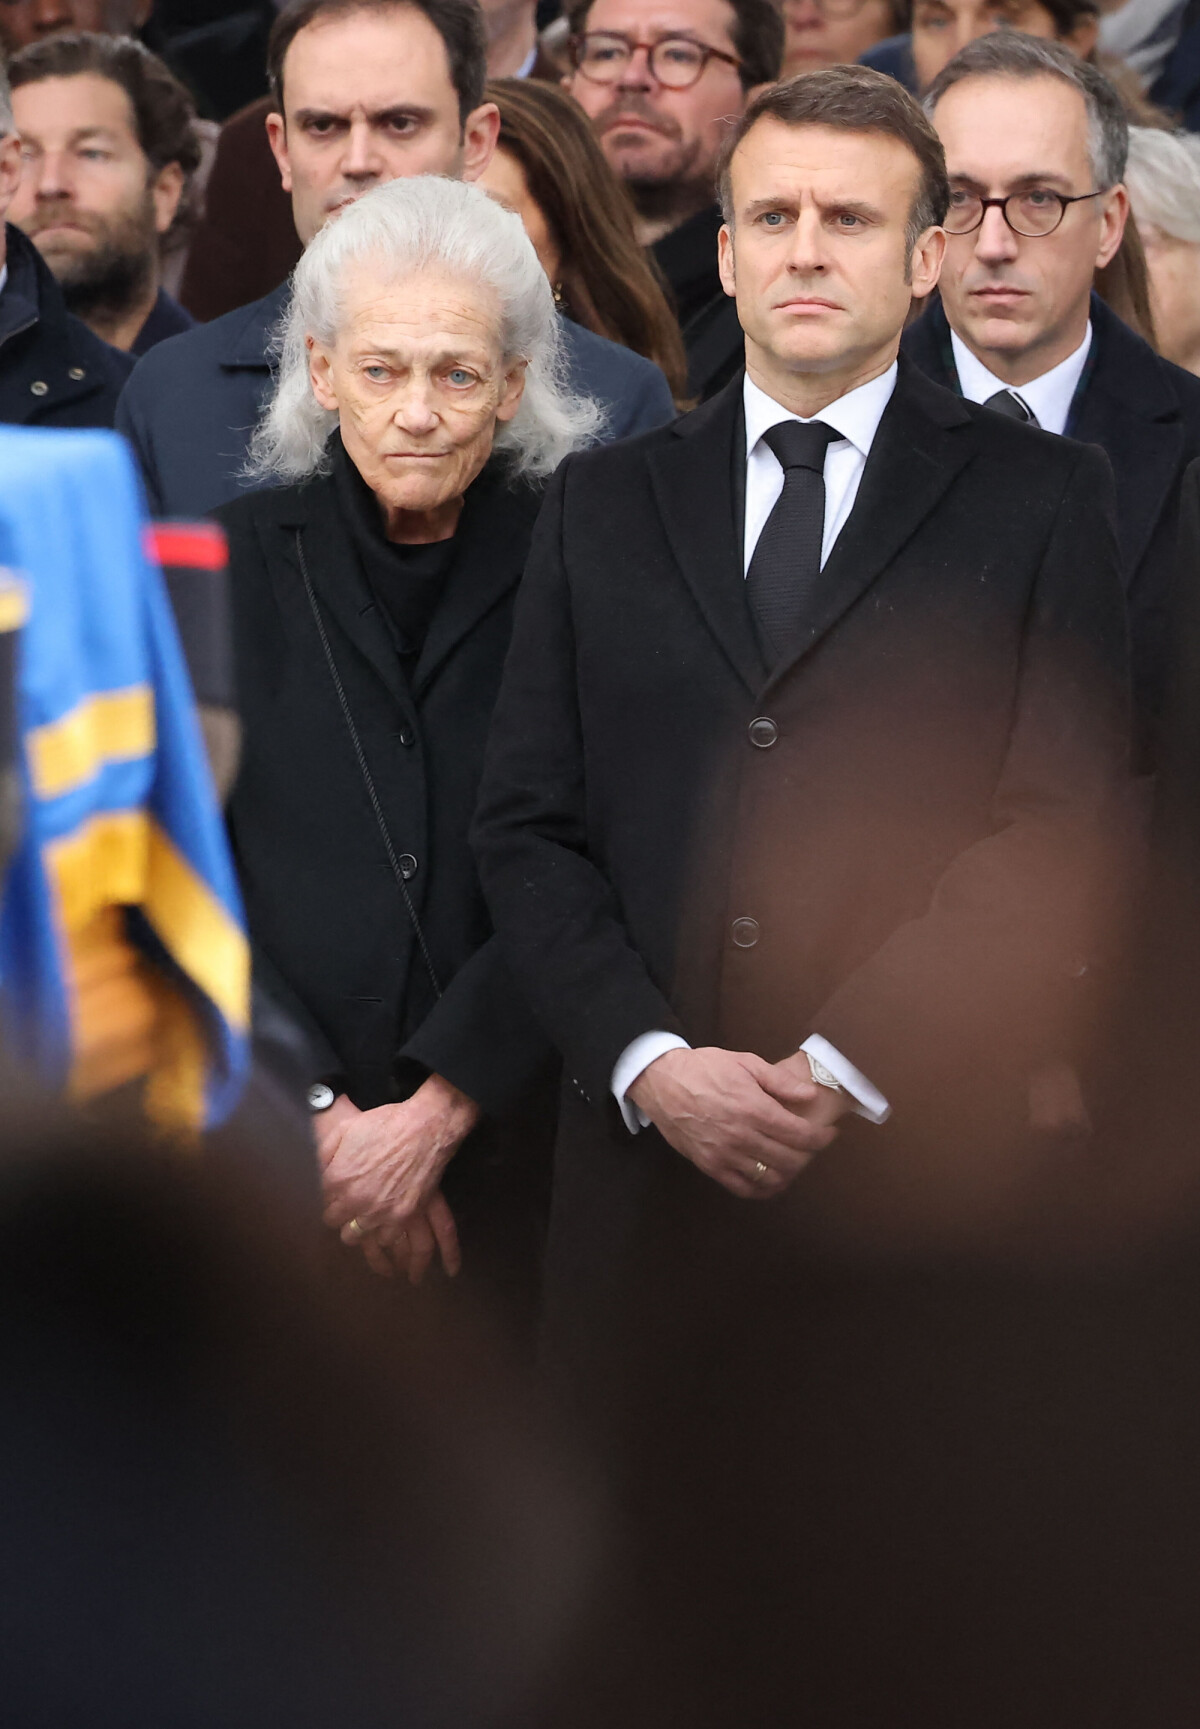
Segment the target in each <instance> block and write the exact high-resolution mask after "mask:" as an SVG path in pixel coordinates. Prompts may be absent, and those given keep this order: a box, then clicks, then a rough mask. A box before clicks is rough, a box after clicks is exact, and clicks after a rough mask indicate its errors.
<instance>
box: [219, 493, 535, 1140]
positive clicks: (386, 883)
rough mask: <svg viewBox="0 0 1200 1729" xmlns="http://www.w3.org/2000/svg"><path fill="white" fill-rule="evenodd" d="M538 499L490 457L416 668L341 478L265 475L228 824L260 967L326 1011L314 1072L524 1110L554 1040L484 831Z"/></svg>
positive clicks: (257, 496) (353, 1092)
mask: <svg viewBox="0 0 1200 1729" xmlns="http://www.w3.org/2000/svg"><path fill="white" fill-rule="evenodd" d="M537 507H538V494H537V492H536V491H535V490H533V489H531V488H529V487H527V486H524V485H519V484H513V485H509V484H507V483H506V481H505V479H504V477H503V474H502V472H501V470H500V467H499V465H498V464H496V463H493V464H490V465H489V467H488V468H487V469H485V470H484V472H483V474H482V475H481V476H480V477H479V479H478V480H477V481H476V482H475V483H474V485H473V486H472V487H471V489H470V491H469V492H468V494H467V499H466V503H465V506H464V509H463V514H462V517H461V520H460V523H459V529H458V535H457V541H458V547H457V552H456V555H455V558H454V562H453V564H452V566H451V569H450V572H449V575H448V576H447V578H446V583H445V587H444V589H443V590H442V593H441V596H440V599H439V601H438V603H437V606H436V609H435V611H434V613H433V615H432V618H431V620H430V624H429V629H428V634H427V636H426V638H425V643H424V648H423V651H422V653H421V655H420V657H419V659H418V662H417V665H416V668H415V671H414V673H413V675H412V677H411V681H410V680H409V679H408V678H407V677H406V676H405V674H404V672H403V670H402V663H401V661H400V658H399V656H398V654H397V653H396V651H395V648H394V646H393V641H392V638H391V637H390V636H389V634H388V632H387V629H386V626H385V623H384V621H383V620H382V619H381V618H380V616H379V614H378V612H377V610H376V608H375V605H374V602H373V599H372V595H371V591H370V588H369V586H368V584H367V581H366V578H365V576H364V574H363V572H362V569H361V566H360V564H359V562H358V558H357V555H356V554H355V553H354V551H353V549H352V544H351V541H350V538H349V532H348V529H347V527H346V525H345V523H344V521H343V518H342V515H341V510H340V507H339V504H338V500H337V496H336V491H335V487H334V482H333V480H332V479H331V478H319V479H315V480H312V481H309V482H307V483H306V484H304V485H301V486H294V487H285V488H282V489H279V490H275V491H266V492H259V493H251V494H248V495H247V496H246V497H244V498H241V499H238V500H237V501H236V502H235V503H233V504H230V505H227V506H225V507H224V509H223V510H222V511H221V513H220V516H221V520H222V522H223V523H224V525H225V527H226V529H227V531H228V534H229V540H230V575H231V589H232V593H233V600H234V636H235V652H236V663H237V683H238V702H239V709H240V713H241V718H242V727H243V747H242V763H241V769H240V772H239V775H238V780H237V783H236V786H235V788H234V791H233V793H232V795H231V798H230V801H229V807H228V819H229V829H230V833H231V836H232V840H233V845H234V850H235V854H236V858H237V864H238V869H239V874H240V877H241V883H242V890H243V893H244V895H245V899H246V909H247V914H248V917H249V923H250V931H251V936H252V939H253V942H254V946H255V955H256V968H257V975H258V982H259V983H260V984H261V985H263V986H264V987H265V988H266V990H267V993H268V995H270V996H273V997H275V998H276V999H277V1000H279V1001H280V1002H281V1004H282V1005H283V1006H284V1007H285V1008H287V1009H289V1010H290V1011H291V1012H292V1013H293V1014H294V1015H295V1016H296V1018H298V1019H299V1020H301V1021H302V1022H303V1024H304V1025H305V1027H306V1029H307V1031H308V1033H309V1036H310V1041H311V1044H312V1050H313V1055H312V1075H313V1078H315V1077H316V1076H317V1075H322V1074H324V1075H328V1076H329V1077H330V1078H331V1079H335V1080H337V1081H338V1082H339V1084H343V1085H344V1086H345V1089H346V1091H347V1092H348V1093H349V1094H350V1096H351V1098H352V1099H353V1100H354V1101H355V1103H356V1104H358V1105H360V1106H362V1107H364V1108H366V1107H370V1106H373V1105H377V1104H380V1103H383V1102H386V1101H388V1100H392V1099H399V1098H404V1097H406V1096H407V1095H408V1094H409V1093H411V1092H412V1091H413V1090H414V1088H415V1087H416V1086H417V1085H418V1084H419V1083H420V1081H421V1080H422V1079H423V1078H424V1076H425V1074H427V1073H429V1072H434V1071H436V1072H437V1073H439V1074H442V1075H444V1076H445V1077H446V1079H448V1080H450V1081H452V1082H453V1083H454V1084H455V1085H457V1086H459V1087H461V1088H462V1089H463V1091H464V1092H466V1093H468V1094H470V1096H471V1097H472V1098H474V1099H475V1100H477V1101H478V1102H479V1103H480V1104H481V1105H482V1106H483V1108H484V1109H485V1111H487V1112H489V1113H491V1114H496V1113H500V1112H502V1111H504V1110H505V1109H506V1108H507V1107H508V1106H509V1105H510V1104H511V1103H512V1102H514V1101H515V1100H516V1099H517V1098H518V1097H519V1096H520V1095H521V1093H522V1092H523V1091H524V1089H525V1088H526V1086H527V1085H528V1084H529V1082H530V1080H531V1079H532V1078H533V1077H534V1076H535V1075H536V1074H537V1072H538V1070H539V1069H540V1068H541V1067H542V1066H544V1064H545V1063H546V1061H547V1059H548V1057H549V1047H548V1045H547V1044H546V1042H545V1041H544V1039H543V1038H542V1036H541V1035H540V1034H539V1032H538V1031H537V1029H536V1026H535V1025H534V1023H533V1021H532V1019H531V1018H530V1016H529V1015H528V1012H527V1011H525V1010H524V1009H523V1008H522V1005H521V1003H520V1001H519V999H518V998H517V996H516V992H515V990H514V988H513V986H512V984H511V981H510V979H509V975H508V973H507V969H506V968H505V966H504V964H503V962H502V961H501V959H500V955H499V952H498V949H497V946H496V944H495V942H494V941H492V940H490V939H491V926H490V922H489V918H488V914H487V910H486V908H485V906H484V903H483V898H482V895H481V893H480V889H479V885H478V882H477V879H476V873H475V866H474V861H473V859H472V857H471V853H470V850H469V848H468V844H467V827H468V823H469V820H470V816H471V811H472V808H473V805H474V801H475V796H476V788H477V784H478V780H479V775H480V770H481V766H482V760H483V745H484V738H485V735H486V732H487V728H488V722H489V719H490V717H491V711H492V705H493V702H494V700H495V696H496V691H497V689H498V686H499V681H500V671H501V667H502V664H503V660H504V655H505V651H506V649H507V647H508V639H509V632H510V628H511V619H512V605H513V597H514V594H515V591H516V588H517V584H518V581H519V579H520V575H521V569H522V565H523V563H524V560H525V556H526V552H527V549H528V545H529V536H530V531H531V529H532V526H533V521H534V518H535V515H536V512H537ZM297 536H299V537H301V539H302V544H303V548H304V554H305V561H306V564H307V568H308V572H309V575H310V578H311V581H312V584H313V587H314V590H315V592H316V596H317V600H318V606H319V608H320V610H321V614H322V617H323V620H324V623H325V628H326V630H327V632H328V636H329V640H330V644H331V647H332V650H333V655H334V659H335V661H336V664H337V668H338V672H339V674H340V677H341V679H342V683H343V686H344V689H345V692H346V696H347V699H348V702H349V705H350V708H351V711H352V713H353V716H354V720H355V724H356V727H357V729H358V732H359V735H360V738H361V741H362V745H363V748H364V751H365V754H366V757H367V760H368V764H369V767H370V770H371V775H372V778H373V780H374V782H375V786H376V789H377V792H378V796H379V799H380V802H381V804H382V806H383V810H384V814H385V819H386V822H387V826H388V830H389V833H390V836H391V839H392V843H393V846H394V849H395V851H396V853H397V854H399V855H407V857H403V856H402V858H401V863H402V864H403V865H404V867H405V869H406V871H411V873H412V874H411V877H410V880H409V881H408V885H407V886H408V889H409V892H410V894H411V896H412V899H413V902H414V905H415V907H416V909H417V912H418V916H419V918H420V920H421V924H422V927H423V930H424V933H425V936H426V939H427V942H428V946H429V949H430V952H431V955H432V959H433V963H434V968H435V970H436V972H437V973H438V975H439V980H440V983H441V984H442V986H443V989H444V994H443V995H442V997H441V999H440V1000H438V1001H436V1002H435V999H434V996H433V991H432V986H431V985H430V984H429V981H428V976H427V973H426V970H425V967H424V963H423V961H422V959H421V957H420V954H419V952H418V950H417V948H416V942H415V936H414V932H413V928H412V924H411V921H410V919H409V918H408V915H407V913H406V911H405V908H404V905H403V901H402V897H401V894H400V891H399V887H398V885H397V882H396V879H395V876H394V874H393V872H392V870H391V868H390V866H389V862H388V859H387V855H386V850H385V846H384V842H383V839H382V836H381V833H380V830H379V827H378V824H377V821H376V818H375V816H374V813H373V811H372V808H371V804H370V800H369V796H368V793H367V791H366V787H365V784H364V780H363V777H362V775H361V773H360V770H359V767H358V764H357V762H356V758H355V754H354V749H353V745H352V742H351V739H350V736H349V733H348V730H347V727H346V724H345V720H344V717H343V714H342V711H341V708H340V705H339V700H338V696H337V693H336V690H335V688H334V685H333V682H332V679H331V676H330V673H329V669H328V666H327V664H326V661H325V658H324V653H323V650H322V647H321V643H320V638H319V636H318V632H317V627H316V624H315V622H314V619H313V616H312V611H311V609H310V606H309V603H308V600H307V597H306V594H305V589H304V585H303V582H302V579H301V573H300V566H299V563H298V553H297Z"/></svg>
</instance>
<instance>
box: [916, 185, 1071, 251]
mask: <svg viewBox="0 0 1200 1729" xmlns="http://www.w3.org/2000/svg"><path fill="white" fill-rule="evenodd" d="M1103 196H1104V194H1103V192H1079V193H1076V194H1075V196H1074V197H1068V196H1067V194H1066V193H1064V192H1050V191H1048V190H1047V189H1046V187H1044V186H1035V187H1033V188H1031V190H1030V191H1028V192H1010V193H1009V195H1008V197H1007V198H980V197H979V195H978V194H977V193H975V192H967V191H966V190H965V189H964V188H963V187H961V186H957V187H955V188H954V189H953V191H952V192H951V194H950V208H949V210H948V211H947V212H946V220H945V222H944V223H943V224H942V226H943V228H944V229H945V230H946V233H947V234H973V233H974V231H975V229H977V228H979V227H980V226H981V225H982V223H983V219H984V217H985V216H986V215H987V213H988V211H989V210H999V211H1000V212H1001V213H1002V214H1003V216H1004V220H1005V221H1006V222H1007V223H1008V226H1009V227H1010V228H1011V229H1012V231H1013V233H1014V234H1021V235H1023V236H1024V237H1025V239H1027V240H1041V239H1042V238H1043V237H1044V236H1045V235H1047V234H1053V233H1054V230H1055V229H1056V228H1057V227H1058V225H1059V223H1060V222H1061V221H1062V219H1063V217H1064V216H1065V215H1066V214H1067V208H1068V206H1069V205H1071V204H1086V203H1087V201H1088V199H1089V198H1103Z"/></svg>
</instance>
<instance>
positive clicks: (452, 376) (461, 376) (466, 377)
mask: <svg viewBox="0 0 1200 1729" xmlns="http://www.w3.org/2000/svg"><path fill="white" fill-rule="evenodd" d="M446 377H447V378H448V379H449V380H450V382H451V384H455V385H459V386H464V385H468V384H474V382H475V374H474V373H473V372H468V371H467V369H466V367H465V366H453V367H451V369H450V371H449V372H448V373H447V374H446Z"/></svg>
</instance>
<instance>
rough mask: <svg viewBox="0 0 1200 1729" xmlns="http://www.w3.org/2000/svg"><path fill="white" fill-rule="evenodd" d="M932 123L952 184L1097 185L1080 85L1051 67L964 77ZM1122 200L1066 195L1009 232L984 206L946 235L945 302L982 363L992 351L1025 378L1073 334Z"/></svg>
mask: <svg viewBox="0 0 1200 1729" xmlns="http://www.w3.org/2000/svg"><path fill="white" fill-rule="evenodd" d="M933 123H934V125H935V126H936V127H937V130H938V133H939V135H940V137H941V140H942V143H943V145H944V146H945V149H946V166H947V168H948V169H949V173H950V184H951V187H952V189H955V190H957V189H961V190H963V191H967V192H973V193H975V194H977V195H978V196H980V197H983V198H1005V197H1007V196H1008V195H1009V194H1010V193H1014V192H1033V193H1035V194H1036V193H1037V192H1039V191H1042V190H1044V191H1046V192H1051V193H1054V192H1058V193H1063V194H1065V195H1066V196H1068V197H1071V196H1074V195H1078V194H1083V193H1089V192H1094V191H1095V190H1096V182H1095V179H1094V178H1093V174H1092V165H1091V160H1090V157H1089V153H1088V124H1087V109H1086V107H1085V105H1084V100H1083V96H1082V94H1081V93H1080V92H1079V91H1078V90H1075V89H1073V88H1072V87H1071V86H1070V85H1069V84H1065V83H1064V82H1063V81H1062V80H1061V79H1060V78H1053V77H1036V78H1024V79H1016V78H964V79H963V81H962V83H961V84H955V85H953V86H952V87H951V88H950V89H949V90H948V91H947V92H946V94H945V96H943V97H942V100H941V101H940V102H939V103H938V105H937V108H936V110H935V111H934V115H933ZM1128 208H1129V202H1128V198H1127V197H1126V194H1125V189H1124V187H1121V186H1118V187H1114V188H1113V189H1112V190H1111V191H1110V192H1106V193H1104V194H1103V195H1102V196H1101V197H1099V198H1091V199H1088V200H1087V201H1086V202H1084V203H1081V204H1072V205H1069V206H1068V207H1067V210H1066V213H1065V215H1064V216H1063V219H1062V222H1061V224H1060V225H1059V227H1058V228H1056V229H1055V230H1054V232H1053V233H1052V234H1046V235H1042V236H1039V237H1036V238H1026V237H1025V236H1023V235H1020V234H1014V233H1013V231H1012V229H1011V228H1010V227H1009V226H1008V224H1007V223H1006V222H1005V220H1004V213H1003V212H1002V211H1001V210H998V209H994V208H993V209H990V210H987V211H985V212H984V218H983V222H982V223H981V225H980V226H979V227H978V228H977V229H976V230H975V231H974V233H972V234H952V235H949V236H948V238H947V243H946V263H945V267H944V268H943V270H942V280H941V291H942V303H943V305H944V306H945V309H946V316H947V318H948V319H949V320H950V323H951V325H952V327H953V328H954V329H955V330H956V331H957V332H958V334H959V336H961V337H962V339H963V341H964V342H965V343H966V344H967V346H968V347H969V348H970V349H971V350H972V351H973V352H974V353H975V354H976V355H978V357H979V359H980V360H982V362H983V364H984V365H985V366H988V365H989V360H990V361H991V362H993V363H994V364H992V366H991V370H993V371H995V372H996V373H997V375H998V376H1001V377H1004V378H1006V379H1008V380H1009V382H1011V383H1014V384H1016V383H1028V382H1029V380H1030V379H1033V378H1039V377H1040V376H1041V375H1042V373H1043V372H1047V371H1049V370H1050V368H1051V367H1052V366H1055V365H1057V364H1058V361H1059V360H1065V359H1066V358H1067V355H1068V354H1070V353H1072V352H1073V351H1074V349H1075V348H1077V347H1078V346H1079V344H1080V343H1081V342H1082V341H1083V335H1084V330H1085V328H1086V325H1087V309H1088V296H1089V294H1090V292H1091V286H1092V273H1093V272H1094V271H1095V270H1096V269H1097V268H1098V267H1099V266H1101V265H1104V264H1107V263H1108V262H1109V260H1110V259H1111V258H1112V257H1113V254H1114V253H1115V252H1116V250H1117V248H1118V246H1119V245H1120V244H1121V236H1122V234H1123V232H1124V229H1125V216H1126V213H1127V211H1128ZM951 220H952V218H951ZM1014 367H1015V368H1017V369H1018V370H1019V371H1020V373H1021V374H1022V376H1020V377H1018V376H1017V373H1016V372H1015V371H1014Z"/></svg>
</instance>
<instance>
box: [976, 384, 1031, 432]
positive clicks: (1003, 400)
mask: <svg viewBox="0 0 1200 1729" xmlns="http://www.w3.org/2000/svg"><path fill="white" fill-rule="evenodd" d="M983 406H984V407H985V408H990V409H991V410H992V412H993V414H1007V416H1008V418H1009V419H1010V420H1023V421H1025V423H1026V425H1028V426H1036V425H1037V424H1038V417H1037V415H1036V414H1035V413H1034V412H1033V410H1032V408H1030V406H1029V404H1028V403H1027V402H1026V401H1025V399H1024V397H1021V396H1018V395H1017V393H1016V391H1015V390H998V391H997V392H996V394H995V396H989V397H988V399H987V401H986V402H985V403H984V405H983Z"/></svg>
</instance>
